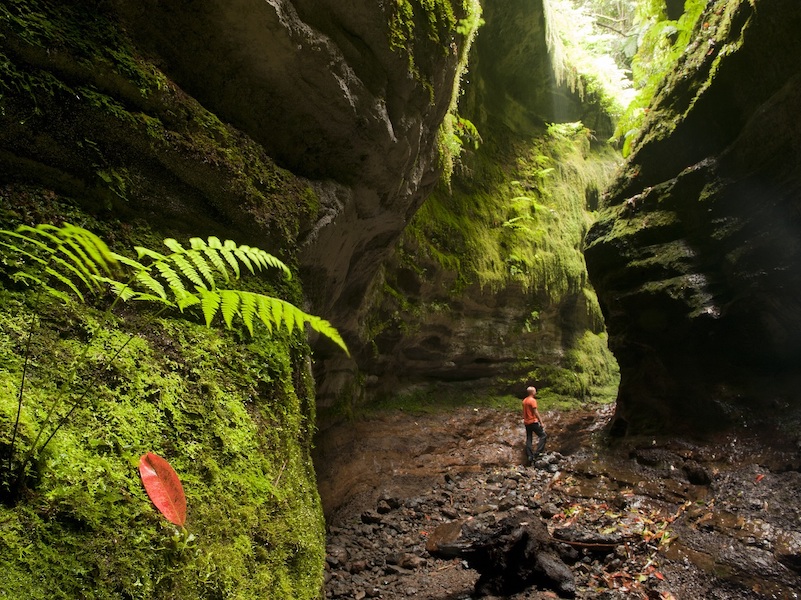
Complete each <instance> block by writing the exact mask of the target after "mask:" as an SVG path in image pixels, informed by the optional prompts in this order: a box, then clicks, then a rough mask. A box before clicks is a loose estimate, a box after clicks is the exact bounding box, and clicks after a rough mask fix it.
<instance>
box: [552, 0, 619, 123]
mask: <svg viewBox="0 0 801 600" xmlns="http://www.w3.org/2000/svg"><path fill="white" fill-rule="evenodd" d="M602 4H603V3H599V2H598V1H597V0H585V1H584V2H572V1H571V0H545V1H544V2H543V9H544V12H545V25H546V39H547V43H548V51H549V54H550V58H551V64H552V65H553V70H554V75H555V76H556V83H557V85H562V84H564V85H566V86H567V87H568V88H569V89H570V90H571V91H572V92H574V93H576V94H578V96H579V97H580V98H581V99H584V98H585V97H586V98H588V99H589V98H596V99H598V100H599V101H600V103H601V105H602V106H603V107H604V109H605V111H606V112H607V113H608V114H609V115H610V116H612V117H615V118H616V117H618V116H620V114H621V113H622V112H623V110H624V109H625V108H626V106H628V104H629V102H630V101H631V98H632V96H633V93H632V89H631V80H630V79H629V77H628V76H627V73H626V70H625V64H622V63H624V61H625V57H620V52H621V51H620V50H619V49H618V46H619V45H620V42H619V40H620V39H621V38H623V39H624V40H625V39H626V38H627V37H628V35H629V34H628V32H627V31H626V30H625V27H626V21H627V19H628V16H627V14H626V13H627V12H628V10H626V8H624V7H623V6H621V5H628V4H629V3H628V2H618V3H617V5H616V7H615V8H616V9H617V10H616V11H614V12H613V14H614V15H615V16H614V17H608V18H607V19H604V16H605V15H604V12H605V10H604V9H608V8H610V7H604V6H602ZM610 23H611V24H612V25H610ZM616 55H617V56H618V58H619V60H618V61H616V60H615V57H616ZM621 58H622V59H621Z"/></svg>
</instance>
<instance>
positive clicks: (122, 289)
mask: <svg viewBox="0 0 801 600" xmlns="http://www.w3.org/2000/svg"><path fill="white" fill-rule="evenodd" d="M95 279H96V280H97V281H98V282H100V283H105V284H107V285H108V286H109V287H110V288H111V291H112V292H114V295H115V296H118V297H119V299H120V300H122V301H123V302H127V301H128V300H130V299H131V298H132V297H133V296H134V295H135V294H136V292H135V291H134V290H133V289H131V286H129V285H127V284H125V283H122V282H121V281H117V280H116V279H111V278H110V277H102V276H96V277H95Z"/></svg>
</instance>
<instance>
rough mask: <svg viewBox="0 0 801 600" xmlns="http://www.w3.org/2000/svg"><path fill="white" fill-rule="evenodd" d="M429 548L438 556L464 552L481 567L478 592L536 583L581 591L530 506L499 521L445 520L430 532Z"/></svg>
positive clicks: (567, 593) (510, 590) (507, 591)
mask: <svg viewBox="0 0 801 600" xmlns="http://www.w3.org/2000/svg"><path fill="white" fill-rule="evenodd" d="M426 550H428V552H429V554H431V555H432V556H436V557H438V558H446V559H449V558H461V559H463V560H464V561H465V562H466V563H467V565H468V566H469V567H470V568H471V569H475V570H476V571H478V573H479V574H480V577H479V579H478V582H477V583H476V594H477V595H479V596H486V595H497V596H509V595H512V594H516V593H519V592H522V591H523V590H525V589H526V588H529V587H532V586H537V587H538V588H541V589H550V590H554V591H556V592H557V593H558V594H559V595H560V596H562V597H563V598H573V597H575V595H576V586H575V582H574V579H573V573H572V572H571V570H570V568H569V567H568V566H567V565H566V564H565V563H564V562H563V561H562V559H561V558H560V555H559V547H558V545H557V542H555V541H554V540H552V539H551V537H550V536H549V535H548V530H547V529H546V528H545V525H543V523H542V520H541V518H540V517H539V516H538V515H536V514H534V513H531V512H521V513H517V514H515V515H513V516H509V517H506V518H505V519H503V520H502V521H500V522H498V523H487V522H482V521H480V520H478V519H462V520H459V521H453V522H451V523H446V524H444V525H441V526H440V527H438V528H437V529H435V530H434V531H433V532H432V533H431V535H430V536H429V540H428V543H427V545H426Z"/></svg>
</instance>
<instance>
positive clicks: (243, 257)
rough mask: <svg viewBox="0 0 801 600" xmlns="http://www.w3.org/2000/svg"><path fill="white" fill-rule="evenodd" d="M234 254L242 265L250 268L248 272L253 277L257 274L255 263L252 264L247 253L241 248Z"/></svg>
mask: <svg viewBox="0 0 801 600" xmlns="http://www.w3.org/2000/svg"><path fill="white" fill-rule="evenodd" d="M234 254H235V255H236V257H237V258H238V259H239V260H240V261H241V262H242V263H244V265H245V266H246V267H247V268H248V271H250V274H251V275H255V274H256V271H254V270H253V263H252V262H250V256H249V255H248V253H247V252H245V251H244V250H243V249H242V248H241V247H239V248H237V249H236V250H234Z"/></svg>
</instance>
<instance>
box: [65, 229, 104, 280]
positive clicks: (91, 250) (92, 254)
mask: <svg viewBox="0 0 801 600" xmlns="http://www.w3.org/2000/svg"><path fill="white" fill-rule="evenodd" d="M63 229H64V230H65V231H66V232H68V233H69V234H70V239H73V240H75V241H76V242H77V243H78V244H79V245H80V246H81V248H83V251H84V252H85V253H86V255H87V256H88V257H89V258H91V260H92V261H93V262H94V263H95V264H96V265H100V268H101V269H102V270H103V271H105V272H106V273H108V274H111V272H112V268H113V266H114V263H115V260H116V259H115V256H114V253H113V252H112V251H111V250H110V249H109V247H108V246H107V245H106V243H105V242H104V241H103V240H102V239H100V237H99V236H97V235H95V234H94V233H92V232H91V231H89V230H88V229H84V228H83V227H77V226H75V225H71V224H70V223H65V224H64V227H63Z"/></svg>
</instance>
